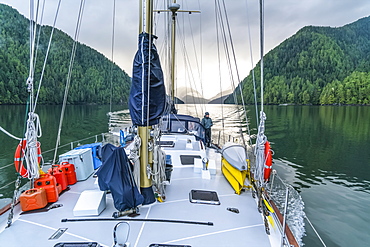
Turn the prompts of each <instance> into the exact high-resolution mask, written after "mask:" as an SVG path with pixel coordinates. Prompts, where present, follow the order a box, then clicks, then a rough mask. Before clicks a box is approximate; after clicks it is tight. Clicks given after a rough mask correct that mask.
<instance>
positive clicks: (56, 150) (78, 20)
mask: <svg viewBox="0 0 370 247" xmlns="http://www.w3.org/2000/svg"><path fill="white" fill-rule="evenodd" d="M84 7H85V0H81V2H80V8H79V12H78V18H77V24H76V30H75V35H74V42H73V46H72V51H71V57H70V60H69V68H68V75H67V81H66V87H65V90H64V98H63V106H62V112H61V114H60V121H59V128H58V135H57V140H56V143H55V152H54V158H53V163H52V164H55V160H56V156H57V152H58V145H59V144H60V133H61V131H62V124H63V118H64V112H65V108H66V105H67V97H68V91H69V86H70V83H71V77H72V68H73V63H74V59H75V56H76V50H77V44H78V36H79V33H80V28H81V22H82V16H83V11H84Z"/></svg>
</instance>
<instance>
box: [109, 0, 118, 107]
mask: <svg viewBox="0 0 370 247" xmlns="http://www.w3.org/2000/svg"><path fill="white" fill-rule="evenodd" d="M115 22H116V0H113V20H112V29H113V30H112V50H111V51H112V53H111V56H112V57H111V58H112V63H111V65H110V101H109V112H112V100H113V62H114V38H115Z"/></svg>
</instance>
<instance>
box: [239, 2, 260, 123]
mask: <svg viewBox="0 0 370 247" xmlns="http://www.w3.org/2000/svg"><path fill="white" fill-rule="evenodd" d="M245 4H246V7H247V24H248V38H249V52H250V54H251V65H252V81H253V95H254V106H255V108H256V121H257V125H256V126H258V123H259V116H258V104H257V89H256V78H255V75H254V61H253V49H252V36H251V26H250V22H249V12H248V9H249V8H248V1H245ZM246 82H247V81H246ZM241 85H242V82H241Z"/></svg>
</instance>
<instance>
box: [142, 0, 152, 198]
mask: <svg viewBox="0 0 370 247" xmlns="http://www.w3.org/2000/svg"><path fill="white" fill-rule="evenodd" d="M152 20H153V2H152V1H151V0H141V1H140V23H139V34H140V33H143V32H144V33H148V34H149V35H152V30H153V25H152ZM149 42H151V40H150V41H149ZM149 57H150V56H149ZM149 70H150V62H149ZM149 75H150V73H149ZM148 80H150V78H148ZM145 83H146V82H145ZM148 111H149V109H148ZM151 129H152V127H151V126H149V123H148V125H147V126H138V135H139V137H140V139H141V146H140V191H141V194H142V195H143V196H144V203H143V204H144V205H146V204H151V203H153V202H155V197H154V193H153V189H152V180H151V179H150V176H148V170H150V169H149V168H151V167H152V166H151V165H152V164H153V153H152V151H150V150H149V143H150V142H151V141H152V138H151V137H150V130H151Z"/></svg>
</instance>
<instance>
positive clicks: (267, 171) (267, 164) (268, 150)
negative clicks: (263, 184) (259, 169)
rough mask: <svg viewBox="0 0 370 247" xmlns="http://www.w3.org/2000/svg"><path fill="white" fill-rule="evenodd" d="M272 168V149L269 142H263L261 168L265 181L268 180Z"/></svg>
mask: <svg viewBox="0 0 370 247" xmlns="http://www.w3.org/2000/svg"><path fill="white" fill-rule="evenodd" d="M271 169H272V150H271V147H270V142H269V141H266V142H265V167H264V169H263V178H264V180H265V181H267V180H269V178H270V174H271Z"/></svg>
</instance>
